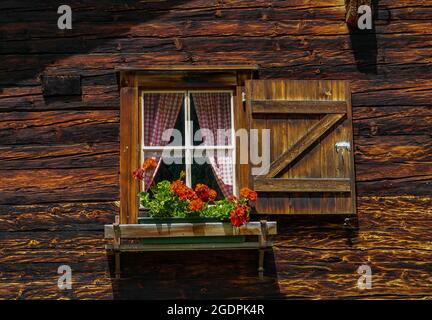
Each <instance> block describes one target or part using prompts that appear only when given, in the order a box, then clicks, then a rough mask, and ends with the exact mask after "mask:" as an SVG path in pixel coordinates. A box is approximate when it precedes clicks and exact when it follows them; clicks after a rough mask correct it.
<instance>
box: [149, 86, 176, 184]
mask: <svg viewBox="0 0 432 320" xmlns="http://www.w3.org/2000/svg"><path fill="white" fill-rule="evenodd" d="M183 100H184V94H183V93H144V94H143V105H144V145H145V146H146V147H149V146H151V147H154V146H166V145H167V144H168V143H169V141H164V140H163V139H162V135H163V132H164V131H165V130H168V131H167V133H168V135H169V136H171V133H172V130H173V128H174V126H175V123H176V120H177V117H178V115H179V112H180V110H181V106H182V104H183ZM144 156H145V157H146V155H144ZM152 157H153V158H155V160H156V162H157V167H156V170H154V172H153V174H147V173H146V175H145V177H144V189H145V191H147V190H148V188H149V187H150V185H151V183H152V182H153V179H154V177H155V175H156V173H157V171H158V169H159V167H160V164H161V162H162V158H161V153H153V154H152ZM146 158H147V157H146Z"/></svg>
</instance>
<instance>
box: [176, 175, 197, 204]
mask: <svg viewBox="0 0 432 320" xmlns="http://www.w3.org/2000/svg"><path fill="white" fill-rule="evenodd" d="M171 191H172V192H174V193H175V194H176V195H177V196H178V197H179V198H180V199H182V200H189V201H192V200H195V199H197V198H198V197H197V195H196V193H195V192H194V191H193V190H192V189H191V188H189V187H188V186H186V185H185V184H184V183H183V181H181V180H176V181H174V182H172V183H171Z"/></svg>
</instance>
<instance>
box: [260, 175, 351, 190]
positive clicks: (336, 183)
mask: <svg viewBox="0 0 432 320" xmlns="http://www.w3.org/2000/svg"><path fill="white" fill-rule="evenodd" d="M254 188H255V190H256V191H260V192H350V191H351V180H350V179H311V178H308V179H280V178H279V179H278V178H273V179H269V178H255V179H254Z"/></svg>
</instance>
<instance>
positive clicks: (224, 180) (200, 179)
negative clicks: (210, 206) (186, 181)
mask: <svg viewBox="0 0 432 320" xmlns="http://www.w3.org/2000/svg"><path fill="white" fill-rule="evenodd" d="M233 181H234V171H233V160H232V151H231V150H206V151H204V150H195V151H194V158H193V163H192V185H193V187H195V185H196V184H197V183H204V184H206V185H208V186H209V187H210V188H212V189H214V190H216V192H217V193H218V196H217V198H216V199H218V200H219V199H223V198H224V197H226V196H228V195H230V194H232V193H233Z"/></svg>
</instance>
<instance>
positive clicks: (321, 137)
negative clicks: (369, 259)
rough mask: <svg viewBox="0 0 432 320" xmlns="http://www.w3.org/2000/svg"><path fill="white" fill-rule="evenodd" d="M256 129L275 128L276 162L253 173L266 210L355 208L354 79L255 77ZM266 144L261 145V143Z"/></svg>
mask: <svg viewBox="0 0 432 320" xmlns="http://www.w3.org/2000/svg"><path fill="white" fill-rule="evenodd" d="M246 103H247V110H248V113H249V126H250V128H251V129H259V133H260V134H261V130H262V129H270V136H271V142H270V160H271V164H270V168H269V170H268V172H266V173H265V174H261V175H256V176H249V184H250V185H251V187H253V188H254V189H255V190H256V191H257V192H258V194H259V200H258V202H257V205H256V209H257V212H258V213H263V214H355V181H354V160H353V143H352V116H351V103H350V92H349V85H348V83H347V82H346V81H334V80H304V81H300V80H250V81H247V82H246ZM259 149H260V148H259Z"/></svg>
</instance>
